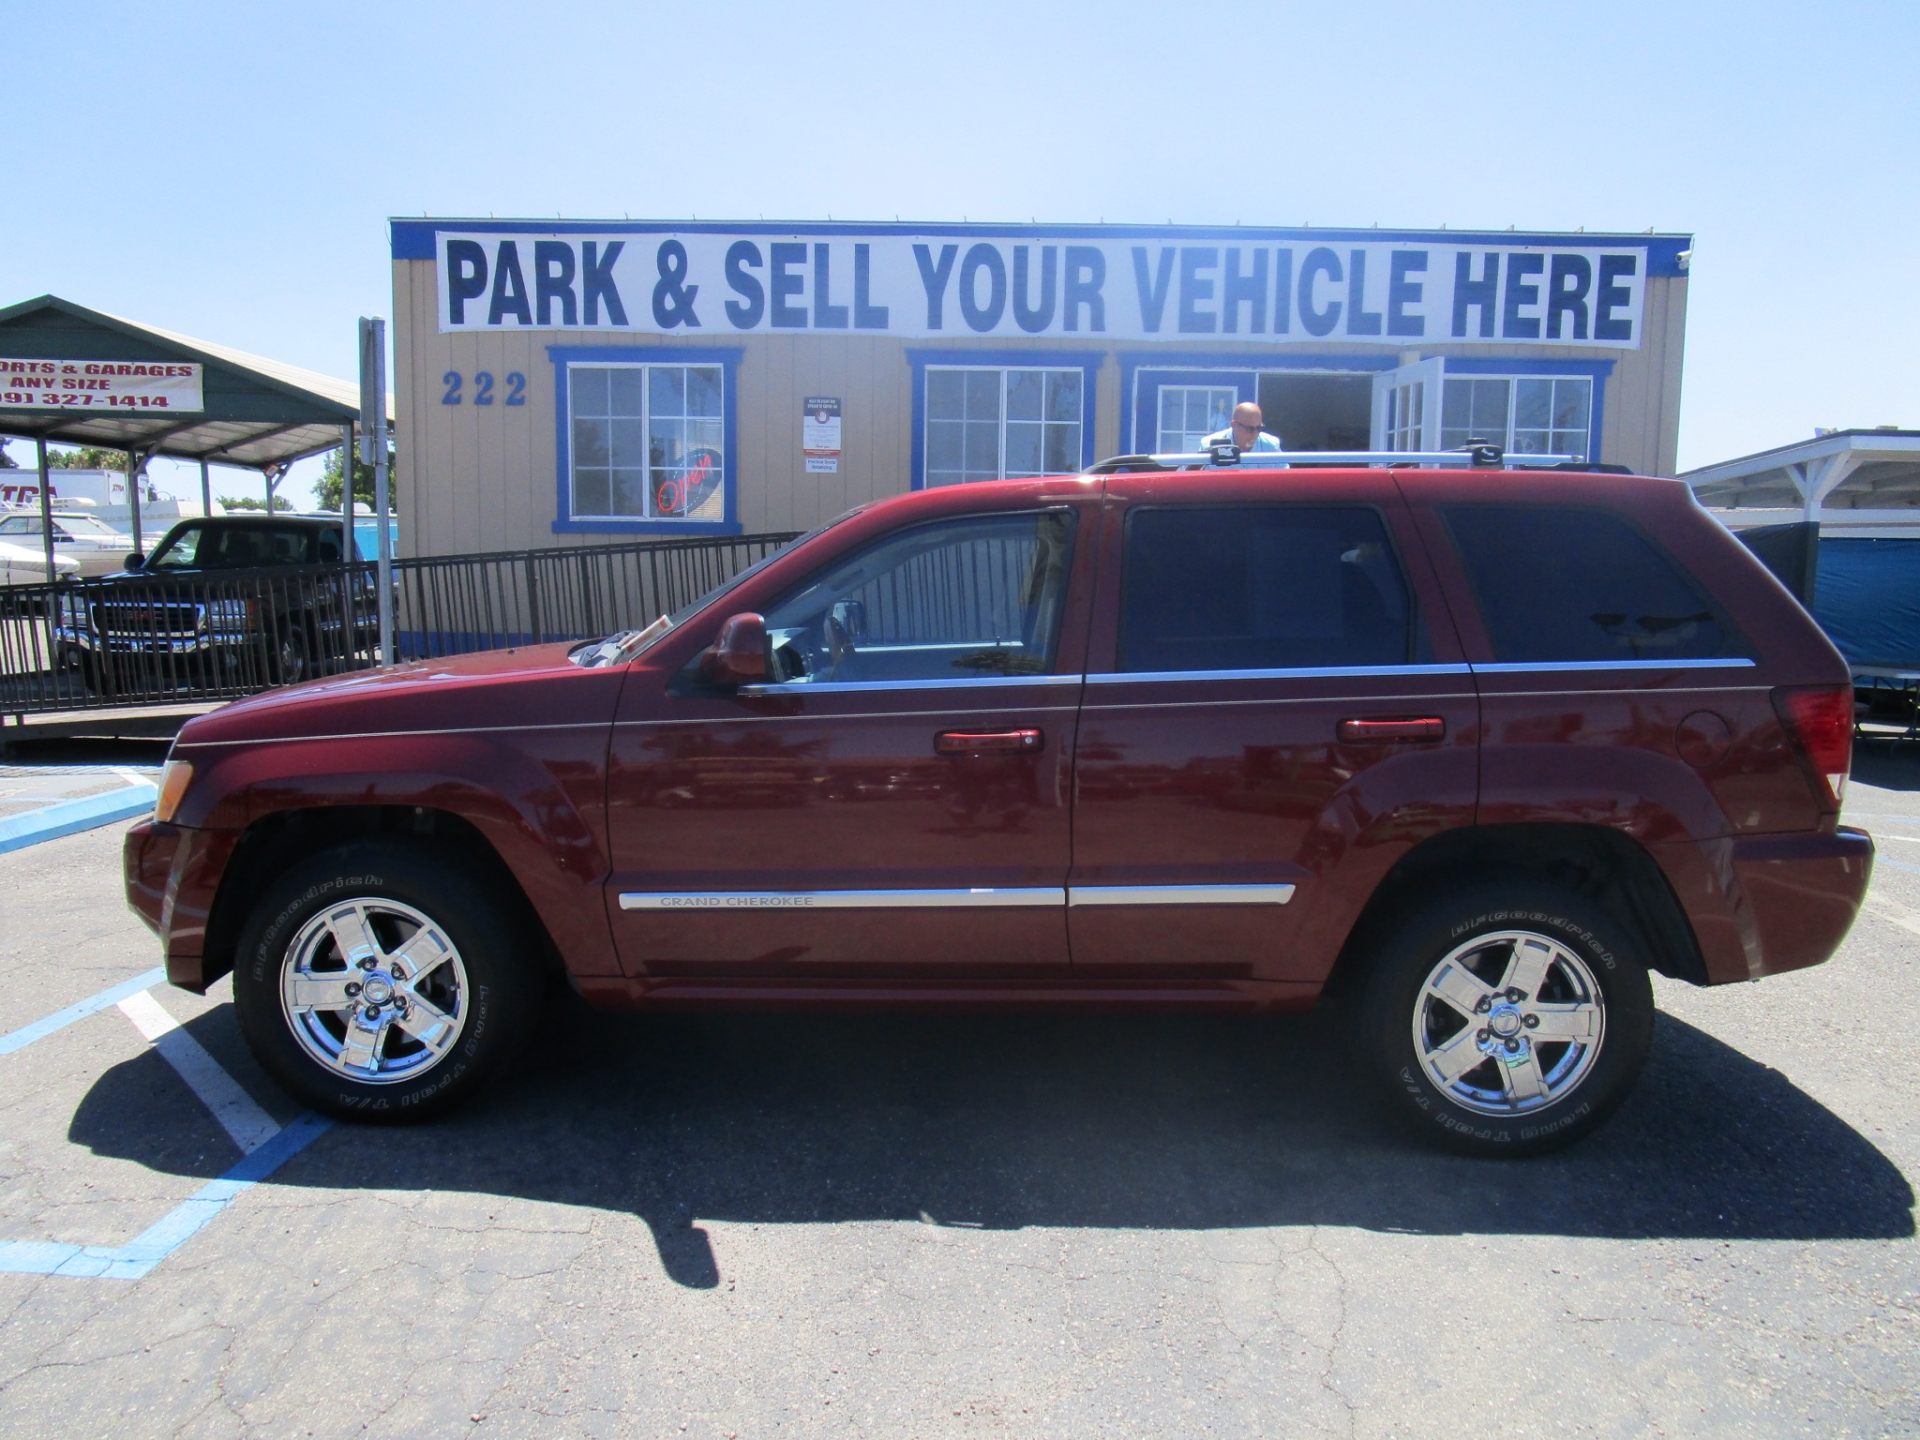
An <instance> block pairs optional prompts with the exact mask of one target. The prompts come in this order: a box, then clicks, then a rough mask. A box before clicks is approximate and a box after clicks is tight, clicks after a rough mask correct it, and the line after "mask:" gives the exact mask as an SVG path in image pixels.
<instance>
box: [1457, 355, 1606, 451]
mask: <svg viewBox="0 0 1920 1440" xmlns="http://www.w3.org/2000/svg"><path fill="white" fill-rule="evenodd" d="M1483 380H1497V381H1499V382H1501V383H1502V384H1504V385H1505V386H1506V387H1507V424H1506V429H1505V431H1504V432H1503V433H1502V434H1499V435H1486V436H1473V435H1468V436H1461V437H1450V436H1449V435H1448V433H1447V424H1446V393H1445V391H1444V390H1443V391H1442V392H1441V396H1440V416H1439V427H1440V448H1441V449H1443V450H1445V449H1451V448H1453V447H1454V446H1455V445H1459V444H1464V443H1465V441H1466V440H1468V439H1474V438H1480V439H1485V440H1488V441H1491V442H1492V443H1494V444H1496V445H1498V446H1499V447H1500V449H1501V450H1502V452H1504V453H1505V454H1507V455H1519V456H1524V455H1526V454H1528V453H1532V454H1559V453H1561V452H1559V451H1556V450H1544V451H1532V452H1527V451H1520V450H1516V449H1514V445H1513V434H1514V428H1515V421H1516V419H1517V416H1518V411H1519V406H1518V404H1517V403H1516V400H1517V396H1516V392H1515V390H1514V386H1515V385H1517V384H1518V383H1519V382H1521V381H1525V380H1540V381H1545V382H1547V383H1548V384H1559V385H1565V384H1579V385H1584V386H1586V387H1587V423H1586V429H1585V432H1584V439H1583V440H1582V442H1581V445H1580V453H1579V454H1578V455H1577V456H1575V457H1574V458H1575V459H1577V460H1580V461H1583V462H1585V461H1591V460H1592V459H1593V453H1594V450H1595V448H1596V447H1595V445H1594V436H1593V402H1594V395H1595V393H1596V391H1597V387H1598V383H1599V382H1598V380H1597V379H1596V377H1594V376H1591V375H1480V374H1473V375H1459V374H1449V375H1448V376H1447V377H1446V380H1445V384H1447V385H1454V384H1457V383H1461V382H1467V383H1472V382H1475V381H1483ZM1527 428H1528V429H1529V430H1533V427H1531V426H1529V427H1527ZM1534 433H1539V432H1537V431H1535V432H1534ZM1545 433H1546V434H1547V436H1548V437H1549V442H1548V443H1549V444H1551V437H1552V436H1553V435H1554V434H1555V433H1568V432H1556V431H1555V430H1554V428H1553V427H1551V426H1549V428H1548V429H1547V431H1546V432H1545Z"/></svg>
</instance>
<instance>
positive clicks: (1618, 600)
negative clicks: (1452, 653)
mask: <svg viewBox="0 0 1920 1440" xmlns="http://www.w3.org/2000/svg"><path fill="white" fill-rule="evenodd" d="M1443 513H1444V515H1445V517H1446V523H1447V528H1448V530H1449V531H1450V532H1451V533H1452V535H1453V543H1454V547H1455V548H1456V549H1457V550H1458V551H1459V554H1460V559H1461V561H1462V563H1463V564H1464V565H1465V567H1466V571H1467V576H1468V579H1469V580H1470V581H1471V582H1472V584H1473V589H1474V595H1475V597H1476V598H1477V599H1478V600H1479V602H1480V615H1481V618H1482V619H1483V620H1484V621H1485V622H1486V626H1487V635H1488V638H1489V639H1491V640H1492V642H1493V654H1494V658H1495V659H1496V660H1500V661H1506V662H1510V663H1520V662H1527V661H1533V662H1573V663H1578V662H1580V661H1595V660H1713V659H1718V658H1721V657H1723V656H1738V655H1742V654H1744V649H1743V647H1742V642H1741V641H1740V639H1739V637H1738V636H1737V635H1736V634H1735V633H1734V632H1733V630H1732V628H1731V626H1729V625H1728V624H1727V623H1726V622H1725V621H1724V620H1723V619H1722V618H1721V617H1720V616H1719V614H1718V613H1717V612H1716V610H1715V608H1714V606H1713V605H1712V603H1711V602H1710V601H1708V600H1707V599H1706V598H1705V597H1704V596H1703V595H1702V594H1701V593H1700V591H1699V590H1698V589H1697V588H1696V587H1695V586H1694V584H1693V582H1692V581H1691V580H1689V579H1688V578H1687V576H1686V574H1685V572H1683V571H1682V570H1681V569H1680V567H1679V565H1677V564H1676V563H1675V562H1674V560H1673V558H1672V557H1671V556H1669V555H1668V554H1666V552H1665V551H1663V550H1662V549H1661V548H1660V547H1659V546H1657V545H1656V544H1655V543H1654V542H1653V541H1652V540H1651V539H1649V538H1648V537H1647V536H1645V535H1643V534H1641V533H1640V532H1639V531H1638V530H1636V529H1635V528H1634V527H1633V526H1631V525H1629V524H1628V523H1627V522H1626V521H1625V520H1623V519H1621V518H1620V517H1619V516H1618V515H1614V514H1610V513H1609V512H1607V511H1605V510H1576V509H1572V508H1568V507H1565V506H1557V505H1555V506H1547V505H1539V506H1523V505H1460V506H1454V507H1450V508H1448V509H1446V510H1445V511H1444V512H1443Z"/></svg>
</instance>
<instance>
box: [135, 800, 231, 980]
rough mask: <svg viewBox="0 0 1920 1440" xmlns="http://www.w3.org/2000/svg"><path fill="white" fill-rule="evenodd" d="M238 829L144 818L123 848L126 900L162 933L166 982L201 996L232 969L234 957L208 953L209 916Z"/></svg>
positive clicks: (142, 917) (143, 918) (161, 942)
mask: <svg viewBox="0 0 1920 1440" xmlns="http://www.w3.org/2000/svg"><path fill="white" fill-rule="evenodd" d="M239 839H240V836H239V834H238V833H237V832H233V831H227V830H190V829H188V828H186V827H185V826H182V825H164V824H162V823H160V822H159V821H157V820H143V821H142V822H141V823H140V824H138V825H136V826H134V827H133V829H131V830H129V831H128V832H127V838H126V842H125V845H124V846H123V848H122V850H121V862H122V866H123V868H124V871H125V877H126V887H127V904H128V905H129V906H130V907H132V909H133V911H134V913H135V914H137V915H138V916H139V917H140V918H141V919H142V920H144V921H146V922H147V925H148V926H149V928H151V929H152V930H153V931H154V932H155V933H156V934H158V935H159V937H160V947H161V950H162V952H163V953H164V954H165V956H166V961H167V980H168V981H169V983H171V984H174V985H178V986H179V987H180V988H181V989H183V990H191V991H193V992H195V993H196V994H199V993H201V992H204V991H205V990H206V988H207V986H209V985H211V984H212V983H213V982H214V981H215V980H218V979H219V978H220V977H221V976H222V975H224V974H226V973H227V971H229V970H230V969H232V968H233V957H232V956H231V955H210V954H209V953H208V951H207V920H208V917H209V916H211V915H212V913H213V902H214V897H215V896H216V895H217V894H218V893H219V890H220V877H221V876H222V875H223V874H224V873H225V871H226V868H227V861H228V860H230V859H231V858H232V856H233V849H234V846H235V845H236V844H237V843H238V842H239Z"/></svg>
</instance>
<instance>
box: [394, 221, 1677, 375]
mask: <svg viewBox="0 0 1920 1440" xmlns="http://www.w3.org/2000/svg"><path fill="white" fill-rule="evenodd" d="M454 226H461V227H462V228H457V229H456V228H453V227H454ZM1685 244H1686V241H1685V240H1684V238H1683V237H1671V236H1662V237H1658V238H1657V239H1656V238H1653V237H1649V238H1648V239H1646V240H1639V239H1637V238H1634V239H1629V238H1627V237H1612V236H1609V237H1597V236H1588V235H1572V236H1559V237H1553V236H1538V235H1498V234H1471V235H1466V234H1460V233H1457V232H1456V233H1451V234H1450V233H1447V232H1436V233H1427V234H1401V233H1394V234H1391V235H1383V234H1382V232H1378V231H1313V230H1300V231H1276V230H1241V229H1238V228H1236V229H1234V230H1229V231H1207V232H1193V231H1187V230H1171V229H1170V230H1168V231H1164V232H1155V231H1152V230H1142V231H1134V232H1129V231H1124V230H1120V229H1119V227H1111V226H1100V227H1093V226H1083V227H1071V226H1069V227H1062V228H1060V229H1058V230H1057V231H1056V230H1050V229H1048V228H1047V227H1038V226H1036V227H1032V228H1026V227H1021V228H1018V229H1014V228H1008V227H981V228H979V229H968V228H967V227H956V226H934V227H919V228H916V227H912V226H901V227H898V228H897V229H892V228H887V227H876V228H873V229H863V228H859V227H853V226H833V227H829V228H825V229H822V230H820V231H807V230H785V231H783V230H780V229H779V228H777V227H773V226H766V227H750V226H740V227H733V228H725V229H723V228H720V227H706V226H694V225H691V224H689V225H687V226H684V227H675V228H671V229H668V228H661V227H657V226H652V227H643V226H635V227H634V228H633V229H632V230H624V229H622V228H621V227H616V226H595V227H593V228H591V229H579V230H576V229H572V228H569V227H566V226H565V225H564V223H562V224H561V225H558V226H556V227H555V228H553V229H552V230H550V231H548V230H544V229H543V228H542V227H539V226H537V225H536V224H532V223H529V222H524V221H522V222H510V223H506V224H502V225H501V226H500V227H499V228H494V227H490V226H487V225H485V222H480V223H478V224H476V223H475V222H471V221H468V222H433V221H396V222H395V224H394V253H395V256H396V258H420V259H424V258H428V257H431V258H433V259H435V260H437V261H438V267H437V268H438V272H439V274H438V289H439V296H438V303H439V316H440V329H441V330H442V331H462V330H491V331H499V330H516V329H518V330H603V331H608V330H610V331H620V332H628V333H641V334H650V335H685V334H693V335H739V334H753V333H774V334H777V333H783V332H800V331H811V332H818V333H823V334H840V335H860V334H884V335H896V336H900V337H902V338H912V339H930V338H936V337H938V338H956V337H958V338H966V337H971V336H987V337H993V338H997V339H1002V340H1008V339H1018V338H1019V337H1021V336H1035V337H1039V336H1047V337H1056V338H1060V337H1070V338H1074V339H1086V338H1089V337H1093V336H1100V337H1104V338H1111V339H1115V340H1121V341H1130V342H1131V341H1145V342H1162V341H1167V342H1185V343H1191V342H1193V341H1195V340H1198V339H1203V338H1204V339H1211V340H1215V341H1218V340H1221V339H1235V340H1241V341H1252V342H1258V343H1266V344H1275V345H1287V344H1311V343H1315V342H1319V343H1325V342H1328V341H1340V342H1360V343H1372V344H1379V345H1387V346H1396V345H1415V344H1419V343H1422V342H1424V343H1427V344H1441V343H1449V344H1460V343H1466V344H1478V343H1484V344H1489V345H1498V346H1502V347H1506V346H1513V345H1580V346H1597V347H1604V348H1612V349H1636V348H1638V346H1639V345H1640V338H1641V324H1642V313H1643V309H1644V300H1645V294H1646V282H1647V279H1648V277H1649V275H1650V274H1652V273H1668V274H1673V273H1679V268H1678V267H1677V266H1676V260H1677V259H1678V257H1679V256H1680V254H1681V252H1682V250H1683V249H1684V246H1685ZM1679 264H1680V265H1684V261H1683V260H1681V261H1680V262H1679Z"/></svg>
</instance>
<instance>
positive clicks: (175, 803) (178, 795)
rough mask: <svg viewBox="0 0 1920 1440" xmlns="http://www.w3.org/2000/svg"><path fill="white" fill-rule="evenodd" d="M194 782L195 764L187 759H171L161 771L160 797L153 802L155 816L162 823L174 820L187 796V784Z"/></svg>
mask: <svg viewBox="0 0 1920 1440" xmlns="http://www.w3.org/2000/svg"><path fill="white" fill-rule="evenodd" d="M192 783H193V766H192V764H191V763H189V762H188V761H185V760H169V761H167V768H166V769H164V770H162V771H161V772H160V798H159V799H158V800H156V801H154V802H153V818H154V819H156V820H158V821H159V822H160V823H161V824H163V825H164V824H169V823H171V822H172V820H173V817H174V815H175V814H176V813H177V812H178V811H179V809H180V802H181V801H182V800H184V799H186V798H187V786H188V785H190V784H192Z"/></svg>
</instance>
